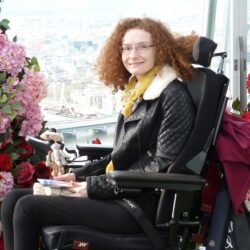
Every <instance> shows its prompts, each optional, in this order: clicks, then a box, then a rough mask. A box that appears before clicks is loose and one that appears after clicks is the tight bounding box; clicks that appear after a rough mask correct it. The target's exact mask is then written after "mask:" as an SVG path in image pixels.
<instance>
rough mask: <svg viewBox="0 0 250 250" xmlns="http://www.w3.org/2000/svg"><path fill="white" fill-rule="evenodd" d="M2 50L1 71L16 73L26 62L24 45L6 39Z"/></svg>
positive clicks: (0, 56)
mask: <svg viewBox="0 0 250 250" xmlns="http://www.w3.org/2000/svg"><path fill="white" fill-rule="evenodd" d="M3 45H4V46H3V47H2V48H1V50H0V71H5V72H7V73H9V74H11V75H16V74H18V73H19V72H21V71H22V69H23V67H24V66H25V64H26V58H25V57H26V52H25V49H24V47H23V46H21V45H18V44H16V43H14V42H10V41H6V43H5V44H3Z"/></svg>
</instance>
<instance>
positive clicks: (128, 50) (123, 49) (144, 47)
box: [120, 43, 155, 55]
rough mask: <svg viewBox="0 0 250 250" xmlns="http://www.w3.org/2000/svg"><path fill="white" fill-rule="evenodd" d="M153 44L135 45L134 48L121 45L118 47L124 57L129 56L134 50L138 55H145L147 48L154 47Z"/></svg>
mask: <svg viewBox="0 0 250 250" xmlns="http://www.w3.org/2000/svg"><path fill="white" fill-rule="evenodd" d="M154 46H155V45H154V44H144V43H141V44H137V45H135V46H132V45H122V46H121V47H120V51H121V53H122V54H124V55H130V54H131V53H132V51H133V50H135V51H136V52H137V53H139V54H143V53H145V52H146V51H147V50H148V49H149V48H151V47H154Z"/></svg>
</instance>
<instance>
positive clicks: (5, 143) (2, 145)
mask: <svg viewBox="0 0 250 250" xmlns="http://www.w3.org/2000/svg"><path fill="white" fill-rule="evenodd" d="M8 143H9V141H8V140H6V139H3V141H2V142H0V149H3V148H5V147H6V146H7V145H8Z"/></svg>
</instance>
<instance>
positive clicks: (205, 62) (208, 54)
mask: <svg viewBox="0 0 250 250" xmlns="http://www.w3.org/2000/svg"><path fill="white" fill-rule="evenodd" d="M216 47H217V44H216V43H215V42H214V41H212V40H211V39H209V38H207V37H202V36H201V37H199V38H198V39H197V40H196V41H195V43H194V45H193V63H194V64H199V65H202V66H204V67H209V66H210V63H211V60H212V57H213V53H214V51H215V49H216Z"/></svg>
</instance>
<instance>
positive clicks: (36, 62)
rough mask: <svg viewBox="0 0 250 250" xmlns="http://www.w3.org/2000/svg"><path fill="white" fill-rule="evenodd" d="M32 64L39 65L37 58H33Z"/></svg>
mask: <svg viewBox="0 0 250 250" xmlns="http://www.w3.org/2000/svg"><path fill="white" fill-rule="evenodd" d="M31 64H32V65H38V61H37V58H36V57H34V56H33V57H32V58H31Z"/></svg>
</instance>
